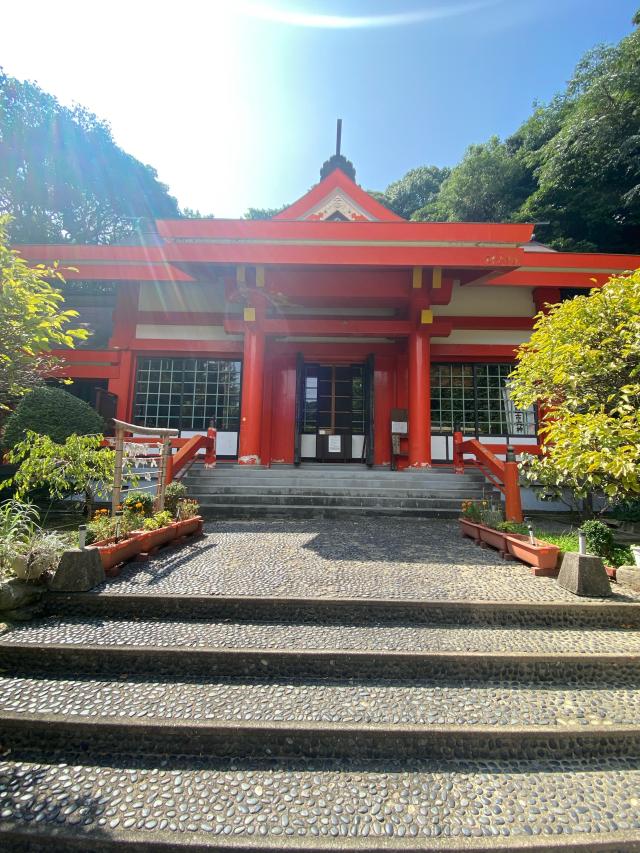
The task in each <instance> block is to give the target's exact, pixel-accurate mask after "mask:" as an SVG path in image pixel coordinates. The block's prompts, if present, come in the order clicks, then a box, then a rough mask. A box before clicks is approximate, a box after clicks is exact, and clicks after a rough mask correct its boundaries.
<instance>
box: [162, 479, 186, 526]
mask: <svg viewBox="0 0 640 853" xmlns="http://www.w3.org/2000/svg"><path fill="white" fill-rule="evenodd" d="M186 496H187V487H186V486H185V485H184V483H180V482H178V481H177V480H174V481H173V482H172V483H169V485H168V486H167V488H166V489H165V491H164V505H165V507H166V508H167V509H168V510H169V512H170V513H171V515H173V516H174V517H175V514H176V511H177V509H178V501H180V500H182V499H183V498H186Z"/></svg>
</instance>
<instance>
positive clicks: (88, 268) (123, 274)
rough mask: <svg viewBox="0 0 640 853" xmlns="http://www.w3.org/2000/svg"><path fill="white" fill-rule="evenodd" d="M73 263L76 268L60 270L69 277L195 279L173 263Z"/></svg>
mask: <svg viewBox="0 0 640 853" xmlns="http://www.w3.org/2000/svg"><path fill="white" fill-rule="evenodd" d="M65 260H69V259H68V258H67V259H65ZM71 263H73V265H74V266H75V267H76V269H75V270H70V269H67V268H65V267H64V266H61V267H60V272H62V274H63V275H64V277H65V278H68V279H81V280H84V279H88V280H93V281H132V282H133V281H195V279H194V278H193V276H190V275H188V274H187V273H186V272H183V271H182V270H181V269H179V268H178V267H175V266H172V265H171V264H122V263H118V262H117V261H114V262H113V263H107V264H91V263H85V262H84V261H71Z"/></svg>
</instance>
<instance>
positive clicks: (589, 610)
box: [46, 585, 640, 651]
mask: <svg viewBox="0 0 640 853" xmlns="http://www.w3.org/2000/svg"><path fill="white" fill-rule="evenodd" d="M46 612H47V613H48V614H49V615H51V616H67V617H69V616H70V617H71V618H72V619H77V618H78V613H81V614H82V617H85V616H89V615H91V616H100V617H102V618H105V617H120V618H122V617H125V616H133V617H135V618H140V615H141V614H144V618H145V619H161V620H167V619H169V618H170V617H173V618H174V619H177V620H194V619H199V620H201V619H205V620H211V621H213V620H216V621H220V620H230V621H234V622H238V623H240V624H241V623H243V622H249V623H253V624H256V623H259V622H266V623H278V622H280V623H282V622H285V623H294V624H295V623H307V624H316V625H346V626H349V630H352V629H353V626H357V625H360V626H362V627H363V629H364V628H366V629H371V628H375V627H381V626H384V625H390V626H393V625H396V626H399V627H402V626H405V627H406V628H407V629H411V627H420V626H423V627H424V626H436V625H441V626H445V627H446V626H455V627H457V628H461V627H462V626H465V625H466V626H472V625H475V626H478V627H480V628H485V629H487V628H489V627H491V626H495V627H507V628H508V627H514V628H519V629H524V628H544V627H546V628H555V629H563V628H569V629H572V630H574V631H577V630H579V629H587V628H588V629H590V630H591V629H594V628H599V629H607V628H614V629H615V628H618V629H624V633H623V634H622V635H621V636H624V637H628V636H629V632H630V630H631V629H633V628H635V629H638V628H640V605H638V604H627V603H620V602H617V601H614V600H611V599H604V600H600V601H591V602H587V601H580V600H579V599H576V600H575V601H573V602H571V603H558V602H546V601H542V602H534V601H474V600H468V601H441V600H434V601H428V600H425V599H409V598H402V599H392V598H384V599H383V598H380V599H375V598H355V599H354V598H321V597H318V598H295V597H270V596H263V595H237V596H227V595H217V594H213V595H189V594H186V593H184V592H179V593H171V594H161V593H155V594H154V593H135V592H131V591H130V589H129V588H128V587H124V588H123V590H122V591H120V587H118V586H117V585H110V586H109V587H108V588H107V589H105V590H104V591H101V592H100V593H99V594H95V593H93V592H88V593H71V594H70V593H49V595H48V596H47V598H46ZM602 636H603V638H606V636H607V635H606V634H604V633H603V635H602ZM617 637H618V635H611V637H610V640H609V643H613V644H615V643H616V642H617ZM639 649H640V646H639ZM594 650H595V649H594ZM613 650H615V645H614V646H612V647H610V646H609V644H608V645H607V647H606V648H605V649H603V651H613Z"/></svg>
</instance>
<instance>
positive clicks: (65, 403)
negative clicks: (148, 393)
mask: <svg viewBox="0 0 640 853" xmlns="http://www.w3.org/2000/svg"><path fill="white" fill-rule="evenodd" d="M104 428H105V423H104V421H103V419H102V418H101V417H100V415H99V414H98V413H97V412H96V410H95V409H92V408H91V406H90V405H89V404H88V403H85V402H84V401H83V400H79V399H78V398H77V397H74V396H73V394H69V393H68V392H67V391H63V390H62V389H61V388H36V389H35V390H33V391H31V392H30V393H29V394H27V395H26V396H25V397H23V398H22V400H21V401H20V402H19V403H18V405H17V407H16V409H15V411H13V412H12V413H11V414H10V415H9V417H8V418H7V422H6V424H5V427H4V431H3V435H2V443H3V446H4V447H7V448H11V447H14V446H15V445H16V444H18V442H20V441H22V440H23V439H24V438H25V436H26V434H27V430H31V431H33V432H36V433H38V434H39V435H48V436H49V437H50V438H51V439H53V441H55V442H56V443H57V444H64V442H65V441H66V439H67V438H69V436H71V435H96V434H101V433H103V432H104Z"/></svg>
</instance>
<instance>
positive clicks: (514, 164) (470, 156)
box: [413, 136, 535, 222]
mask: <svg viewBox="0 0 640 853" xmlns="http://www.w3.org/2000/svg"><path fill="white" fill-rule="evenodd" d="M534 187H535V185H534V183H533V177H532V174H531V170H530V169H528V168H527V166H526V165H525V164H524V163H523V162H522V161H521V160H520V159H519V158H517V157H514V156H512V154H511V153H510V152H509V150H508V148H507V146H506V145H505V144H504V143H502V142H500V140H499V139H498V138H497V137H496V136H494V137H492V138H491V139H490V140H489V141H488V142H486V143H484V144H482V145H471V146H470V147H469V148H468V149H467V151H466V153H465V155H464V158H463V160H462V162H461V163H459V164H458V165H457V166H455V168H453V169H452V170H451V174H450V175H449V176H448V177H447V178H446V180H444V181H443V183H442V186H441V187H440V192H439V193H438V194H437V196H436V197H435V198H434V200H433V201H431V202H430V203H428V204H427V205H426V206H423V207H422V208H421V209H419V210H417V211H416V213H415V215H414V217H413V218H414V219H420V220H429V221H433V222H457V221H467V222H503V221H505V220H508V219H511V218H512V217H513V215H514V213H515V212H516V211H517V210H518V208H519V207H520V205H521V204H522V203H523V202H524V201H525V199H526V198H527V197H528V195H529V193H531V192H532V191H533V189H534Z"/></svg>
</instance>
